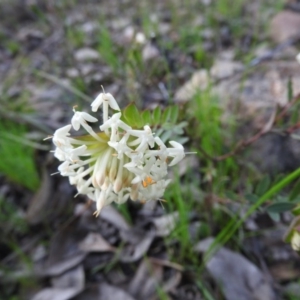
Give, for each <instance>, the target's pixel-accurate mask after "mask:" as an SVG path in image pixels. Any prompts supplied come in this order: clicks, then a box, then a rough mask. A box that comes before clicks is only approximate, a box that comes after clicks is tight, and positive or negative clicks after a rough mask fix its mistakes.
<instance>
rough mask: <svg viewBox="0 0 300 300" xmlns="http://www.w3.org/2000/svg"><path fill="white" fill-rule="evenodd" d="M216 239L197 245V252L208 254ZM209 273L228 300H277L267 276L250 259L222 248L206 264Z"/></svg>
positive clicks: (209, 239)
mask: <svg viewBox="0 0 300 300" xmlns="http://www.w3.org/2000/svg"><path fill="white" fill-rule="evenodd" d="M213 241H214V239H213V238H207V239H205V240H203V241H201V242H199V243H198V244H196V245H195V248H194V249H195V251H197V252H206V251H207V250H208V249H209V248H210V246H211V245H212V243H213ZM205 266H206V268H207V270H208V272H209V273H210V274H211V276H212V277H213V279H214V280H215V281H216V283H217V284H218V285H219V286H220V288H221V289H222V290H223V293H224V296H225V298H226V299H227V300H275V299H276V297H275V294H274V291H273V289H272V286H271V285H270V283H269V282H268V281H267V279H266V277H265V275H264V274H263V273H262V272H261V271H260V270H259V269H258V268H257V267H256V266H255V265H254V264H253V263H252V262H250V261H249V260H248V259H246V258H245V257H243V256H242V255H241V254H239V253H235V252H233V251H231V250H229V249H226V248H225V247H221V248H220V249H219V250H218V251H217V252H216V253H215V254H214V255H213V256H212V257H211V258H210V259H209V261H208V262H206V264H205Z"/></svg>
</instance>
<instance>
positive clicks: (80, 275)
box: [51, 265, 85, 291]
mask: <svg viewBox="0 0 300 300" xmlns="http://www.w3.org/2000/svg"><path fill="white" fill-rule="evenodd" d="M84 281H85V275H84V270H83V266H82V265H79V266H77V267H76V268H73V269H71V270H68V271H67V272H65V273H63V274H62V275H60V276H56V277H53V278H52V279H51V283H52V286H53V287H54V288H58V289H67V288H76V289H77V290H78V291H82V290H83V288H84Z"/></svg>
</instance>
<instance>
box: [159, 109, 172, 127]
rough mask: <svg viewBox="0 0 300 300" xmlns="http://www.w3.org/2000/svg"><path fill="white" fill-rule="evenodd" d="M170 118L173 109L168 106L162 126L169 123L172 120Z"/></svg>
mask: <svg viewBox="0 0 300 300" xmlns="http://www.w3.org/2000/svg"><path fill="white" fill-rule="evenodd" d="M170 116H171V107H170V106H168V107H167V108H166V109H165V110H164V112H163V115H162V118H161V121H162V124H165V123H167V122H168V121H169V119H170Z"/></svg>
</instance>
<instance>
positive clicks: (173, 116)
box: [170, 105, 179, 124]
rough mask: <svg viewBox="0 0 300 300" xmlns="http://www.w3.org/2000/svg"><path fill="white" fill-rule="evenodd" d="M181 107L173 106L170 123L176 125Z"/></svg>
mask: <svg viewBox="0 0 300 300" xmlns="http://www.w3.org/2000/svg"><path fill="white" fill-rule="evenodd" d="M178 113H179V107H178V106H177V105H173V106H171V113H170V122H171V123H172V124H175V123H176V122H177V119H178Z"/></svg>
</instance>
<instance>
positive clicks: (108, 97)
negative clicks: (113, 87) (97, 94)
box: [104, 93, 120, 110]
mask: <svg viewBox="0 0 300 300" xmlns="http://www.w3.org/2000/svg"><path fill="white" fill-rule="evenodd" d="M104 100H106V101H108V104H109V106H110V107H111V108H112V109H114V110H120V107H119V105H118V103H117V101H116V99H115V98H114V97H113V96H112V95H111V94H110V93H107V94H105V96H104Z"/></svg>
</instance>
